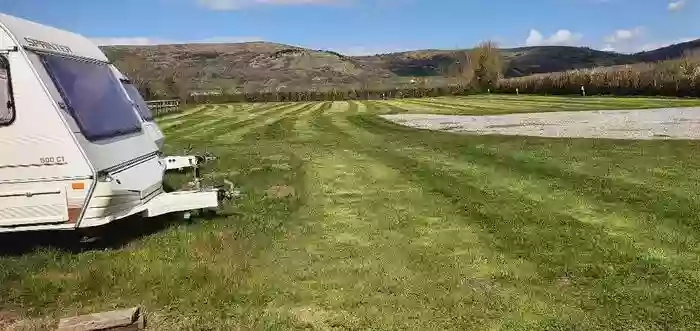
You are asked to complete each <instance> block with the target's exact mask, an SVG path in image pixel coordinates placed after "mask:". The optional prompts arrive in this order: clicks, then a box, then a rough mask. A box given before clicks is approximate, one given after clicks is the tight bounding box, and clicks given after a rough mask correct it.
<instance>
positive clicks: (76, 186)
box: [70, 183, 85, 190]
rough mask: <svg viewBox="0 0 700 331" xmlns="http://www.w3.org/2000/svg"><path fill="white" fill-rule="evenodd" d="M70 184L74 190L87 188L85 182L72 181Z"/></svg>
mask: <svg viewBox="0 0 700 331" xmlns="http://www.w3.org/2000/svg"><path fill="white" fill-rule="evenodd" d="M70 186H71V187H72V188H73V189H74V190H84V189H85V183H71V184H70Z"/></svg>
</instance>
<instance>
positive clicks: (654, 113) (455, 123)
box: [382, 107, 700, 139]
mask: <svg viewBox="0 0 700 331" xmlns="http://www.w3.org/2000/svg"><path fill="white" fill-rule="evenodd" d="M382 117H383V118H385V119H388V120H390V121H393V122H395V123H399V124H403V125H407V126H411V127H415V128H421V129H431V130H442V131H449V132H457V133H470V134H500V135H522V136H539V137H570V138H609V139H700V107H693V108H660V109H643V110H602V111H562V112H548V113H521V114H508V115H489V116H463V115H428V114H392V115H382Z"/></svg>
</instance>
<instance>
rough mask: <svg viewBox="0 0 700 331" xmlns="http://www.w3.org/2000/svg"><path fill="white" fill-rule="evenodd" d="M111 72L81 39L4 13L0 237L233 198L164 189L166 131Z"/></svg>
mask: <svg viewBox="0 0 700 331" xmlns="http://www.w3.org/2000/svg"><path fill="white" fill-rule="evenodd" d="M112 68H113V67H112V66H111V65H110V63H109V60H108V59H107V57H106V56H105V55H104V54H103V53H102V51H101V50H100V49H99V48H98V47H97V46H96V45H95V44H93V43H92V42H91V41H90V40H89V39H87V38H85V37H83V36H80V35H78V34H75V33H71V32H68V31H63V30H59V29H56V28H52V27H48V26H44V25H41V24H38V23H34V22H30V21H27V20H24V19H20V18H17V17H13V16H9V15H6V14H0V232H18V231H30V230H76V229H84V228H91V227H96V226H101V225H104V224H107V223H110V222H112V221H115V220H118V219H122V218H125V217H129V216H132V215H141V216H144V217H154V216H158V215H163V214H168V213H174V212H185V211H189V210H197V209H214V208H217V207H219V205H220V202H221V200H222V199H223V198H224V197H226V196H229V195H227V194H225V193H227V192H225V191H224V190H219V189H215V188H211V189H197V190H190V191H179V192H171V193H166V192H165V191H164V190H163V177H164V172H165V170H166V165H165V163H164V162H163V156H161V154H160V146H161V145H162V142H163V138H162V133H161V132H160V130H159V129H158V127H157V125H156V124H155V122H153V121H149V120H143V119H142V118H140V117H139V115H138V111H135V108H134V104H133V103H132V102H131V100H130V98H129V97H128V96H127V93H124V92H125V89H124V87H123V86H122V83H121V82H120V80H119V78H118V77H117V76H116V75H115V74H114V72H113V70H112ZM136 110H138V109H136Z"/></svg>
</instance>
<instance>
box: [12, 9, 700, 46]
mask: <svg viewBox="0 0 700 331" xmlns="http://www.w3.org/2000/svg"><path fill="white" fill-rule="evenodd" d="M0 12H4V13H7V14H10V15H15V16H20V17H23V18H27V19H30V20H34V21H38V22H40V23H43V24H47V25H51V26H55V27H58V28H62V29H67V30H71V31H74V32H78V33H81V34H83V35H86V36H88V37H90V38H93V39H94V40H96V41H98V42H99V43H101V44H114V43H117V44H154V43H179V42H238V41H251V40H265V41H273V42H280V43H286V44H293V45H299V46H306V47H311V48H316V49H331V50H335V51H339V52H342V53H346V54H353V55H355V54H367V53H372V54H373V53H377V52H389V51H398V50H408V49H420V48H456V47H470V46H472V45H474V44H476V43H478V42H479V41H482V40H485V39H491V40H495V41H497V42H498V43H499V44H501V45H502V46H505V47H513V46H523V45H585V46H589V47H594V48H598V49H610V50H617V51H621V52H632V51H638V50H641V49H651V48H656V47H659V46H664V45H668V44H670V43H675V42H679V41H685V40H690V39H696V38H700V24H697V19H698V18H700V0H673V1H672V0H530V1H527V0H518V1H515V0H511V1H506V0H120V1H103V0H0Z"/></svg>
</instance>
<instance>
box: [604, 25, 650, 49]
mask: <svg viewBox="0 0 700 331" xmlns="http://www.w3.org/2000/svg"><path fill="white" fill-rule="evenodd" d="M644 33H645V29H644V28H643V27H641V26H638V27H635V28H631V29H619V30H615V31H614V32H613V33H612V34H610V35H608V36H605V38H603V42H605V45H604V46H603V50H604V51H608V52H613V51H614V52H621V53H632V52H637V51H639V46H640V40H641V39H642V38H643V36H644Z"/></svg>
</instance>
